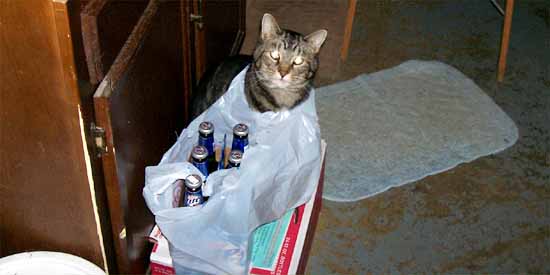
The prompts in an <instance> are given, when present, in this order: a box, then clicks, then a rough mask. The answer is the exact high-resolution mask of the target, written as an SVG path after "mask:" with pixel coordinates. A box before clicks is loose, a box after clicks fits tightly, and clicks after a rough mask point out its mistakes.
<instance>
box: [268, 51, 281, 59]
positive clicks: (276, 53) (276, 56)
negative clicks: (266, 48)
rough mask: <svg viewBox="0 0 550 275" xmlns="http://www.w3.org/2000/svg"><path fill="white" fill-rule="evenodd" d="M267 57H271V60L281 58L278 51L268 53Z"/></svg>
mask: <svg viewBox="0 0 550 275" xmlns="http://www.w3.org/2000/svg"><path fill="white" fill-rule="evenodd" d="M269 56H271V58H273V59H275V60H279V58H280V57H281V56H280V55H279V51H272V52H270V53H269Z"/></svg>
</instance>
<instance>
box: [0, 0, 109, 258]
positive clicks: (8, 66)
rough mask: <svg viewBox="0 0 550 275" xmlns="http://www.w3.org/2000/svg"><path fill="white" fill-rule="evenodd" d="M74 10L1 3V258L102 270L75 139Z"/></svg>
mask: <svg viewBox="0 0 550 275" xmlns="http://www.w3.org/2000/svg"><path fill="white" fill-rule="evenodd" d="M73 4H74V3H73V1H68V2H67V1H31V0H25V1H0V18H1V21H2V27H1V28H2V30H1V31H0V68H1V69H0V70H1V73H0V83H1V86H0V94H1V99H0V110H1V112H0V121H1V123H0V137H1V138H0V173H1V175H0V258H1V257H4V256H7V255H10V254H14V253H19V252H25V251H33V250H50V251H62V252H65V253H70V254H74V255H78V256H80V257H83V258H85V259H87V260H89V261H91V262H93V263H95V264H96V265H98V266H99V267H101V268H104V266H105V263H104V259H103V256H102V254H103V252H102V244H101V240H100V238H99V235H100V232H98V224H97V223H96V217H97V216H96V213H94V204H93V201H92V195H93V192H92V191H91V184H90V183H91V182H90V181H89V180H90V179H89V178H88V175H87V173H86V172H87V168H88V167H87V165H86V160H85V152H84V144H83V137H82V135H81V133H82V130H83V129H82V127H84V126H83V125H82V124H81V120H80V117H79V114H80V102H79V99H78V89H77V86H76V80H75V75H76V72H75V65H74V61H73V56H74V55H73V48H72V41H71V39H70V38H71V32H70V29H71V28H70V19H69V13H70V11H71V10H74V8H75V7H74V6H72V5H73ZM76 8H78V7H76Z"/></svg>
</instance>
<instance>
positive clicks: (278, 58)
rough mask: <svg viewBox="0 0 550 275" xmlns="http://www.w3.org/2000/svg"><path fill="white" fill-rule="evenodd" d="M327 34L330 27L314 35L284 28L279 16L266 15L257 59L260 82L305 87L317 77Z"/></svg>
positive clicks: (285, 86) (286, 87)
mask: <svg viewBox="0 0 550 275" xmlns="http://www.w3.org/2000/svg"><path fill="white" fill-rule="evenodd" d="M326 37H327V31H326V30H319V31H316V32H313V33H312V34H310V35H307V36H303V35H301V34H299V33H296V32H293V31H289V30H282V29H280V28H279V25H277V22H276V21H275V18H273V16H271V15H270V14H265V15H264V17H263V19H262V30H261V35H260V38H259V41H258V45H257V46H256V49H255V50H254V62H255V66H256V69H257V75H258V77H259V79H260V81H261V82H262V83H263V85H265V86H266V87H267V88H269V89H285V90H289V91H292V90H293V89H301V88H303V87H304V86H305V85H307V84H308V82H309V81H310V80H311V78H313V76H314V75H315V72H316V71H317V67H318V57H317V55H318V53H319V49H320V48H321V45H322V44H323V42H324V41H325V39H326Z"/></svg>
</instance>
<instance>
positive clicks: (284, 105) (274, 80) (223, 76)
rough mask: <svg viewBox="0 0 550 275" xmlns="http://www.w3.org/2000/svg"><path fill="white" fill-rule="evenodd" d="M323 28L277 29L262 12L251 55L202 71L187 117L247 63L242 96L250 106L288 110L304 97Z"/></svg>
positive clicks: (316, 61) (205, 105)
mask: <svg viewBox="0 0 550 275" xmlns="http://www.w3.org/2000/svg"><path fill="white" fill-rule="evenodd" d="M326 37H327V31H326V30H318V31H316V32H313V33H311V34H309V35H307V36H303V35H301V34H299V33H297V32H294V31H290V30H284V29H281V28H279V25H278V24H277V22H276V21H275V18H273V16H271V15H270V14H267V13H266V14H265V15H264V16H263V18H262V25H261V33H260V37H259V39H258V43H257V45H256V48H255V50H254V54H253V56H252V58H250V57H248V56H234V57H230V58H228V59H227V60H225V61H224V62H223V63H222V64H221V65H220V66H218V67H217V68H216V70H215V71H213V72H209V73H207V74H205V77H203V79H202V80H201V83H199V87H198V88H197V92H196V93H194V96H193V98H192V100H191V116H192V118H194V117H196V116H198V115H199V114H200V113H202V112H203V111H204V110H206V109H207V108H208V107H209V106H210V105H211V104H213V103H214V102H215V101H216V100H217V99H218V98H219V97H220V96H222V95H223V93H225V91H226V90H227V88H228V87H229V84H230V83H231V80H233V78H234V77H235V76H236V75H237V74H238V73H239V72H240V71H241V70H243V69H244V68H245V67H246V66H247V65H248V64H251V66H250V67H249V68H248V70H247V72H246V76H245V88H244V89H245V91H244V92H245V95H246V100H247V102H248V105H249V106H250V108H252V109H254V110H256V111H258V112H262V113H263V112H267V111H274V112H277V111H280V110H282V109H292V108H294V107H296V106H297V105H299V104H300V103H302V102H303V101H304V100H306V99H307V98H308V96H309V91H310V89H311V85H312V79H313V77H314V76H315V72H316V71H317V68H318V66H319V59H318V53H319V49H320V48H321V46H322V45H323V42H324V41H325V39H326Z"/></svg>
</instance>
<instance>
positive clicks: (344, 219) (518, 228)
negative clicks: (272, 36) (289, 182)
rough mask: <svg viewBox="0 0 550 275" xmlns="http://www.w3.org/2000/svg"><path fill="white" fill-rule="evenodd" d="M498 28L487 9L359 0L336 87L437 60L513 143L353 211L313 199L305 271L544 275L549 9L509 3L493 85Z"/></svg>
mask: <svg viewBox="0 0 550 275" xmlns="http://www.w3.org/2000/svg"><path fill="white" fill-rule="evenodd" d="M499 2H500V3H502V4H503V3H504V2H505V1H499ZM502 22H503V17H502V16H500V14H499V13H498V12H497V10H496V9H495V8H494V7H493V6H492V5H491V3H490V1H489V0H486V1H485V0H484V1H481V0H480V1H477V0H475V1H474V0H471V1H450V0H449V1H391V0H373V1H365V0H363V1H359V2H358V4H357V13H356V17H355V21H354V30H353V34H352V43H351V47H350V54H349V57H348V61H347V62H346V63H345V64H344V65H343V66H342V67H340V68H339V70H338V71H337V72H336V73H337V77H336V79H338V80H346V79H350V78H353V77H354V76H356V75H358V74H360V73H368V72H374V71H378V70H381V69H384V68H389V67H392V66H395V65H398V64H400V63H401V62H404V61H406V60H409V59H425V60H431V59H435V60H439V61H442V62H445V63H447V64H450V65H452V66H454V67H456V68H457V69H459V70H461V71H462V72H463V73H464V74H466V75H467V76H469V77H470V78H472V79H473V80H474V81H475V82H476V83H477V84H478V85H479V86H480V87H481V88H482V89H483V90H484V91H485V92H486V93H487V94H488V95H490V96H491V97H492V98H493V100H494V101H495V102H496V103H497V104H498V105H499V106H500V107H501V108H502V109H503V110H504V111H505V112H507V113H508V115H509V116H510V117H511V118H512V119H513V120H514V121H515V122H516V124H517V126H518V128H519V131H520V138H519V140H518V142H517V143H516V145H514V146H513V147H511V148H510V149H508V150H506V151H504V152H501V153H498V154H496V155H491V156H487V157H483V158H480V159H477V160H475V161H473V162H471V163H466V164H462V165H460V166H458V167H456V168H454V169H452V170H450V171H447V172H444V173H441V174H437V175H434V176H430V177H427V178H425V179H423V180H420V181H417V182H415V183H411V184H408V185H405V186H403V187H399V188H393V189H390V190H388V191H386V192H384V193H382V194H379V195H377V196H374V197H371V198H368V199H364V200H362V201H359V202H355V203H335V202H329V201H324V202H323V209H322V211H321V216H320V220H319V224H318V230H317V232H316V237H315V241H314V243H313V247H312V251H311V255H310V258H309V262H308V268H307V273H308V274H316V275H317V274H365V273H418V272H423V273H434V272H445V273H465V272H475V273H481V272H484V273H518V272H522V273H550V1H547V0H540V1H526V0H523V1H516V5H515V12H514V17H513V24H512V36H511V41H510V50H509V54H508V66H507V70H506V78H505V80H504V82H503V83H502V84H498V83H497V82H496V65H497V59H498V53H499V45H500V33H501V28H502ZM329 35H330V34H329ZM321 62H322V60H321ZM317 81H318V82H319V83H320V84H327V83H329V82H332V80H329V79H318V80H317ZM329 146H330V145H329Z"/></svg>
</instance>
